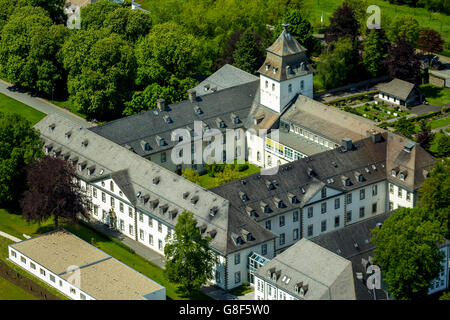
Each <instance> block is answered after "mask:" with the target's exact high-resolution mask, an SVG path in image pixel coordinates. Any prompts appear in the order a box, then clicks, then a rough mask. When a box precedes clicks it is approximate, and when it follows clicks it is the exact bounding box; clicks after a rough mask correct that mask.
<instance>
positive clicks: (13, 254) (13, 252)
mask: <svg viewBox="0 0 450 320" xmlns="http://www.w3.org/2000/svg"><path fill="white" fill-rule="evenodd" d="M11 255H12V256H13V257H14V258H15V257H17V254H16V252H15V251H12V250H11Z"/></svg>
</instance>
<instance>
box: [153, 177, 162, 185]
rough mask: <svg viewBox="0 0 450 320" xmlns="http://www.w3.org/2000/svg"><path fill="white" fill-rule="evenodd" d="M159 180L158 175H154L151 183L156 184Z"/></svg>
mask: <svg viewBox="0 0 450 320" xmlns="http://www.w3.org/2000/svg"><path fill="white" fill-rule="evenodd" d="M160 180H161V178H160V177H154V178H153V184H154V185H157V184H158V183H159V181H160Z"/></svg>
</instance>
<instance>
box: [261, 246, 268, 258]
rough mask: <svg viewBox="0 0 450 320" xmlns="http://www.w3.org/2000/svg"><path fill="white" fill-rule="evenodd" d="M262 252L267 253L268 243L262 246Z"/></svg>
mask: <svg viewBox="0 0 450 320" xmlns="http://www.w3.org/2000/svg"><path fill="white" fill-rule="evenodd" d="M261 254H262V255H263V256H264V255H266V254H267V244H263V245H262V246H261Z"/></svg>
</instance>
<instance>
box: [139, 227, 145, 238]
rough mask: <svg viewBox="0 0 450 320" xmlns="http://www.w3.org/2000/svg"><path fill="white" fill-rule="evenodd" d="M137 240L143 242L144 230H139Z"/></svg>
mask: <svg viewBox="0 0 450 320" xmlns="http://www.w3.org/2000/svg"><path fill="white" fill-rule="evenodd" d="M139 238H140V239H141V240H144V230H142V229H139Z"/></svg>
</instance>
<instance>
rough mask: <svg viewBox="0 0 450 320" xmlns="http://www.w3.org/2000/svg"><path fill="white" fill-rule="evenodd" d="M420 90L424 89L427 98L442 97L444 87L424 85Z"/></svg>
mask: <svg viewBox="0 0 450 320" xmlns="http://www.w3.org/2000/svg"><path fill="white" fill-rule="evenodd" d="M420 90H422V93H423V94H424V95H425V97H427V98H440V97H442V88H439V87H431V86H427V87H422V88H421V89H420Z"/></svg>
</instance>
